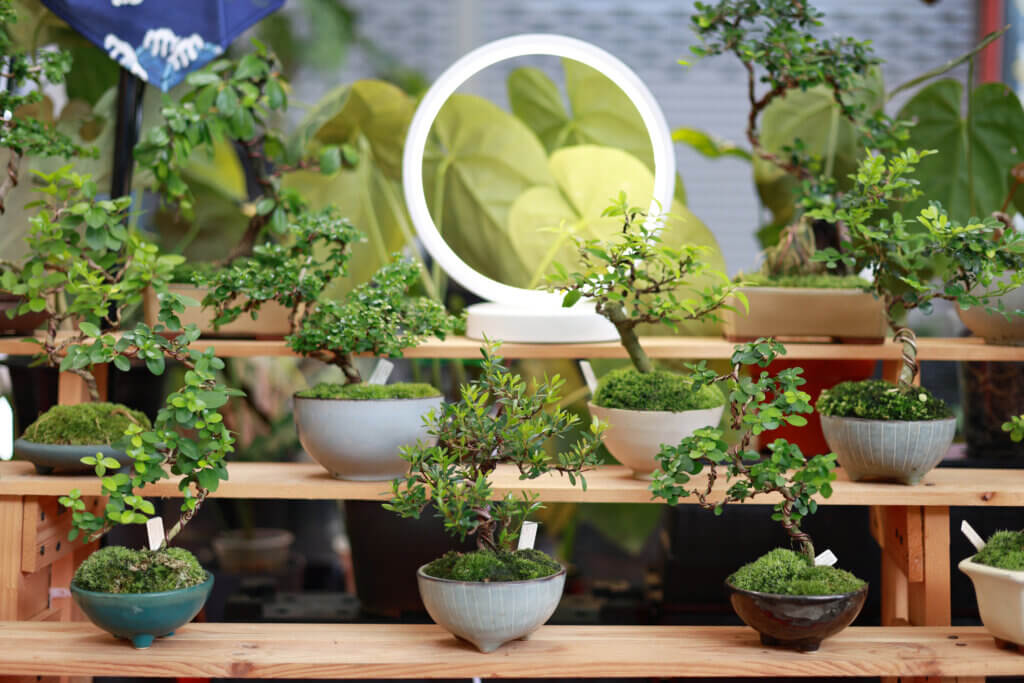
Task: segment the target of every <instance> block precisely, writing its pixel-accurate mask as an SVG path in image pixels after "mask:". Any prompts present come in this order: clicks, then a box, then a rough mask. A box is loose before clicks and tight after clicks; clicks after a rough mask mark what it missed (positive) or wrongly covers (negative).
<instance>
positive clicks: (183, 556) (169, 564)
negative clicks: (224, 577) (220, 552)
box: [75, 545, 206, 593]
mask: <svg viewBox="0 0 1024 683" xmlns="http://www.w3.org/2000/svg"><path fill="white" fill-rule="evenodd" d="M203 581H206V570H205V569H203V568H202V567H201V566H199V560H197V559H196V557H195V555H193V554H192V553H190V552H189V551H187V550H185V549H184V548H166V549H165V550H157V551H153V550H134V549H132V548H125V547H124V546H119V545H112V546H107V547H106V548H101V549H100V550H97V551H96V552H94V553H93V554H92V555H90V556H89V557H87V558H86V559H85V562H83V563H82V564H81V566H79V567H78V571H76V572H75V585H76V586H78V587H79V588H82V589H85V590H88V591H96V592H99V593H160V592H163V591H171V590H177V589H180V588H190V587H192V586H198V585H199V584H201V583H202V582H203Z"/></svg>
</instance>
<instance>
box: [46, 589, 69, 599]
mask: <svg viewBox="0 0 1024 683" xmlns="http://www.w3.org/2000/svg"><path fill="white" fill-rule="evenodd" d="M70 597H71V590H70V589H69V588H66V587H65V588H50V599H51V600H59V599H61V598H70Z"/></svg>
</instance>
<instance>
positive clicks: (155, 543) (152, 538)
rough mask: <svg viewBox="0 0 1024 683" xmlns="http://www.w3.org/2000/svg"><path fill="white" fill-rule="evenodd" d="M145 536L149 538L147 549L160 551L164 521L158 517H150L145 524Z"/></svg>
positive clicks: (162, 541)
mask: <svg viewBox="0 0 1024 683" xmlns="http://www.w3.org/2000/svg"><path fill="white" fill-rule="evenodd" d="M146 534H147V535H148V536H149V549H150V550H160V546H162V545H163V544H164V520H163V519H161V518H160V517H150V518H149V521H148V522H146Z"/></svg>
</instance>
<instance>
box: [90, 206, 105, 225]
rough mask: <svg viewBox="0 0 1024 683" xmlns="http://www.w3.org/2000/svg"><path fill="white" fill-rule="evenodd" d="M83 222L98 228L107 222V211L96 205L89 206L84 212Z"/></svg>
mask: <svg viewBox="0 0 1024 683" xmlns="http://www.w3.org/2000/svg"><path fill="white" fill-rule="evenodd" d="M85 223H86V225H88V226H89V227H90V228H100V227H102V226H104V225H106V224H107V212H106V211H104V210H103V209H100V208H98V207H95V206H93V207H90V208H89V210H88V211H86V212H85Z"/></svg>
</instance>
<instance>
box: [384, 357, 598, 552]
mask: <svg viewBox="0 0 1024 683" xmlns="http://www.w3.org/2000/svg"><path fill="white" fill-rule="evenodd" d="M497 348H498V346H497V344H493V343H490V342H488V343H487V344H486V345H485V347H484V348H483V349H482V350H481V352H482V354H483V363H482V368H481V369H482V373H481V375H480V377H479V378H478V379H476V380H473V381H472V382H470V383H469V384H465V385H463V386H462V399H461V400H460V401H459V402H457V403H446V404H445V405H444V406H443V407H442V408H441V410H440V411H436V410H435V411H432V412H431V414H430V415H429V416H428V417H427V418H426V424H427V427H428V433H429V434H430V436H431V437H436V439H437V443H436V445H428V444H426V443H424V442H422V441H421V442H418V443H417V444H416V445H415V446H410V447H406V448H403V449H402V458H404V459H405V460H407V461H408V462H409V474H408V475H407V476H406V477H405V478H404V479H396V480H395V481H394V482H392V499H391V501H390V502H389V503H386V504H385V506H384V507H385V508H386V509H388V510H391V511H393V512H395V513H397V514H399V515H401V516H402V517H411V518H416V519H418V518H419V515H420V513H421V512H422V511H423V508H425V507H426V506H427V505H428V504H429V505H432V506H433V507H434V509H435V511H436V513H437V516H438V517H440V518H441V519H443V520H444V525H445V529H446V530H447V531H448V533H450V534H452V535H453V536H457V537H459V538H465V537H466V534H476V536H477V546H478V547H479V548H480V549H489V550H512V549H513V548H515V542H516V539H517V538H518V537H519V530H520V528H521V527H522V523H523V521H524V520H525V519H526V517H527V516H528V515H529V514H530V513H531V512H532V511H534V510H536V509H537V508H538V507H540V504H539V503H537V502H536V496H531V495H530V494H529V493H527V492H526V491H524V492H523V497H522V499H516V498H515V497H514V496H513V495H512V494H511V493H509V494H508V495H507V496H506V497H505V498H503V499H500V500H492V495H491V494H492V488H491V484H490V481H489V480H488V475H489V474H490V473H491V472H492V471H494V468H495V467H497V466H498V465H499V464H503V463H507V464H510V465H512V466H514V467H516V468H517V469H518V470H519V473H520V479H536V478H537V477H539V476H541V475H543V474H546V473H548V472H559V473H561V474H564V475H566V476H568V478H569V482H570V483H572V484H573V485H575V484H576V481H577V480H579V482H580V484H581V486H583V488H584V489H586V480H585V479H584V478H583V474H582V472H583V471H584V470H586V469H589V468H591V467H594V466H595V465H597V464H599V463H600V461H601V460H600V456H599V454H598V449H599V448H600V444H601V438H600V437H601V434H602V432H603V431H604V427H605V425H603V424H602V423H600V422H599V421H597V420H595V421H594V422H592V423H591V425H590V429H589V430H587V431H584V433H583V436H582V437H581V438H580V440H579V441H577V442H576V443H575V444H573V445H572V446H571V447H570V448H569V449H568V450H565V451H561V452H558V453H555V454H549V452H548V450H547V448H546V446H547V445H548V444H549V442H551V441H553V440H555V439H558V438H560V437H562V436H564V435H566V434H568V433H569V432H570V431H571V430H572V429H573V428H574V427H576V425H577V423H578V422H579V418H578V417H577V416H576V415H575V414H573V413H570V412H568V411H566V410H563V409H560V408H559V407H558V402H559V400H560V398H561V397H560V390H561V387H562V386H563V384H564V383H565V381H564V380H563V379H561V378H560V377H559V376H558V375H555V376H554V377H552V378H551V379H550V380H549V379H547V378H545V380H544V381H543V382H537V381H534V382H533V386H532V387H528V386H527V383H526V382H525V381H523V379H522V378H521V377H520V376H519V375H515V374H512V372H510V371H509V369H508V368H507V367H506V366H505V364H504V363H503V362H502V358H501V357H500V356H499V355H497Z"/></svg>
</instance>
